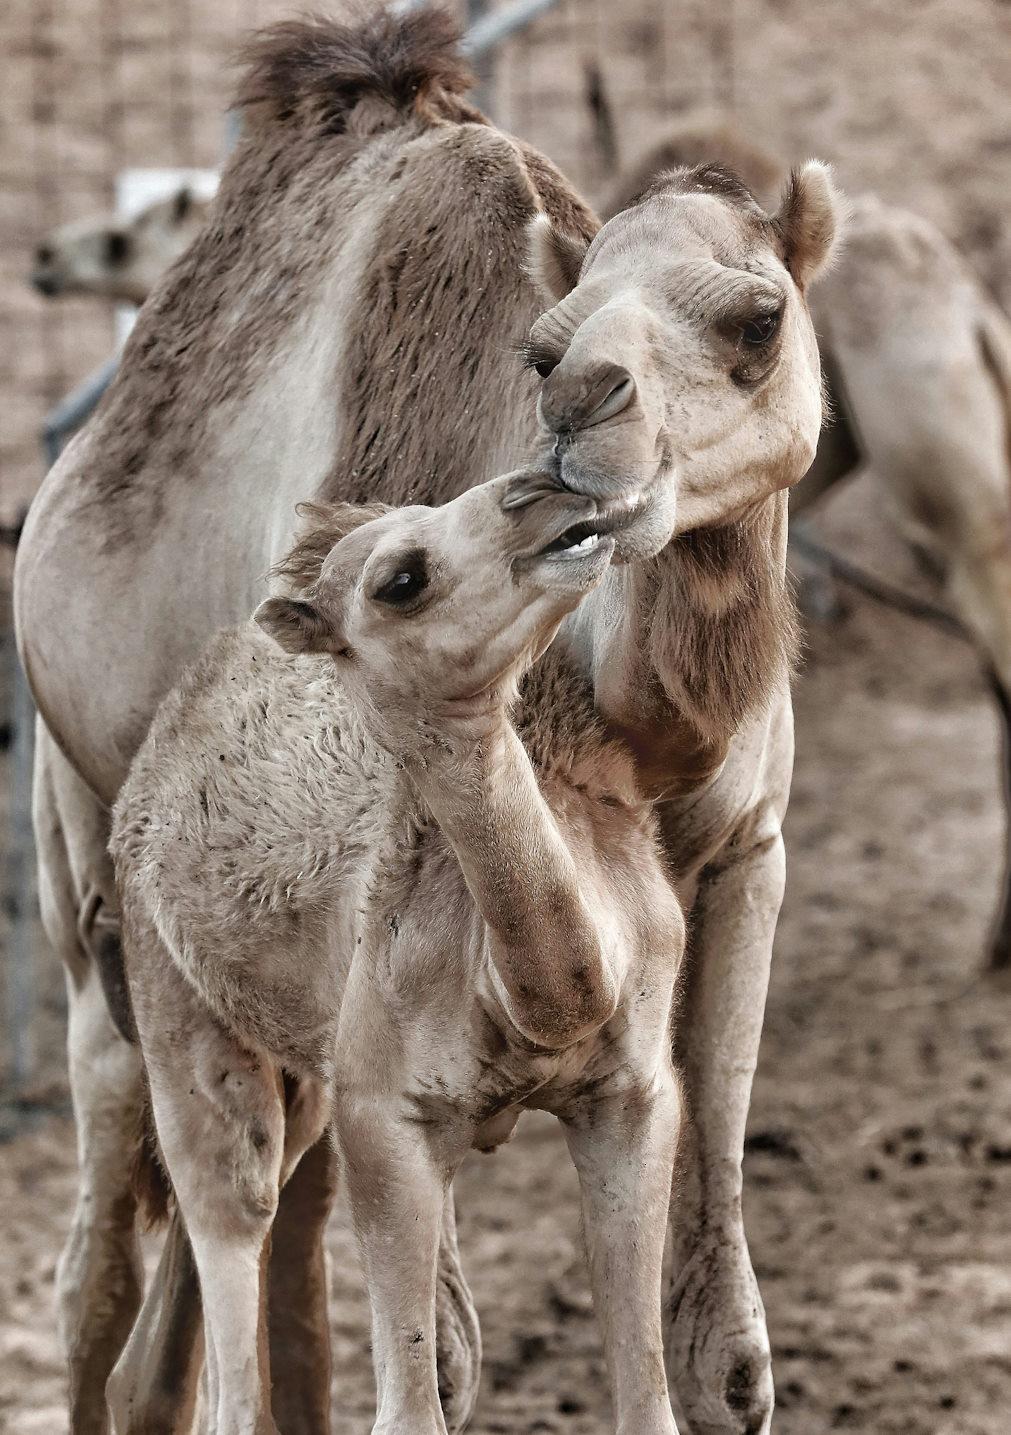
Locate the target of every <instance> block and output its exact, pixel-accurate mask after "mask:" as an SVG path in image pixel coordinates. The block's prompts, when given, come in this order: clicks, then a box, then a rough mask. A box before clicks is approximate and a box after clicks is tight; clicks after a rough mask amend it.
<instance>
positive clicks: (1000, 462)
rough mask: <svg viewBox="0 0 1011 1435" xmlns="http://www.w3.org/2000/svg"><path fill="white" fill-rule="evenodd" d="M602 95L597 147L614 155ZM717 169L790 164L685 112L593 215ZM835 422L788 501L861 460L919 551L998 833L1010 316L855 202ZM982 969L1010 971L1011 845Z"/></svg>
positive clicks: (831, 366)
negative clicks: (987, 702) (987, 777)
mask: <svg viewBox="0 0 1011 1435" xmlns="http://www.w3.org/2000/svg"><path fill="white" fill-rule="evenodd" d="M601 96H603V90H602V89H599V88H598V91H597V100H596V110H597V119H598V142H599V143H600V146H601V150H602V153H604V154H605V155H607V156H608V157H611V158H614V150H615V146H614V143H613V139H612V135H613V129H614V122H613V117H612V115H611V110H610V107H609V106H608V105H607V104H606V99H604V100H602V99H601ZM714 161H715V162H717V163H721V164H726V165H729V166H730V167H731V168H732V169H733V170H734V172H735V173H736V174H739V175H740V176H741V177H742V178H743V179H744V180H745V181H746V182H747V183H748V184H749V185H750V187H751V188H752V190H753V192H754V193H755V194H757V195H758V196H759V198H765V197H766V196H768V195H770V194H774V193H775V192H776V189H777V188H778V186H779V185H781V184H782V183H783V181H784V179H785V177H786V175H787V173H788V168H787V166H786V164H785V163H783V162H782V161H781V160H778V159H776V158H775V157H774V156H773V155H771V154H770V153H768V152H767V151H765V150H764V149H762V148H761V147H760V146H758V145H756V144H755V143H754V142H753V141H752V140H750V139H749V138H747V137H746V136H745V135H743V134H742V133H741V131H740V130H739V129H737V128H736V126H735V125H734V124H733V123H732V122H731V121H729V120H728V119H727V118H726V117H723V116H720V115H719V114H718V113H714V112H712V111H700V112H698V113H694V114H689V115H686V116H684V117H682V118H681V119H680V120H679V121H678V122H677V123H676V124H674V125H672V126H671V127H670V129H669V130H668V132H667V134H666V135H665V136H664V138H663V139H662V140H660V142H659V143H658V144H656V145H655V146H654V147H653V148H652V149H650V150H649V151H648V152H647V153H645V154H644V155H642V156H640V157H639V158H638V159H637V160H634V161H631V162H630V163H629V164H628V166H627V167H626V168H622V170H621V172H620V174H619V175H618V177H617V178H616V179H615V180H614V182H613V185H612V187H611V189H610V192H609V193H608V195H607V197H606V199H605V200H604V202H603V204H602V212H603V214H604V217H605V218H606V217H607V216H608V215H612V214H617V213H619V212H620V211H621V210H622V209H624V208H625V207H626V206H627V205H629V204H632V203H634V202H635V199H636V197H637V196H638V195H640V194H642V193H643V192H644V191H645V190H646V189H648V188H649V186H650V184H651V183H652V182H653V181H654V180H655V179H656V177H657V176H658V175H660V174H663V173H664V172H665V171H666V170H668V169H669V168H670V167H671V166H672V165H693V164H700V163H703V162H709V163H711V162H714ZM814 319H815V325H816V328H817V330H818V335H819V341H820V345H821V353H822V366H823V369H824V373H825V380H826V390H827V395H828V399H829V406H830V408H831V410H832V411H833V413H834V420H833V422H832V423H831V424H830V425H829V426H828V427H827V428H826V429H825V431H824V432H823V434H822V437H821V442H820V443H819V446H818V453H817V456H816V458H815V462H814V464H813V466H812V468H811V471H810V473H809V474H808V476H807V479H806V481H805V482H804V483H803V485H801V487H800V488H798V489H795V490H794V492H793V493H792V494H791V498H790V509H791V513H793V514H794V515H800V514H802V513H805V512H806V511H807V510H808V509H810V508H811V507H813V505H814V504H815V503H817V502H818V500H819V499H820V498H821V497H823V495H825V494H826V493H827V492H828V491H829V490H830V489H832V488H833V487H835V486H836V485H837V484H838V483H839V482H840V481H842V480H845V479H846V478H849V477H851V476H852V475H854V474H855V473H857V472H858V471H860V469H861V468H862V467H863V466H864V465H865V464H867V465H869V466H870V470H871V474H872V477H873V481H874V484H875V487H876V490H877V493H878V496H879V500H880V503H881V506H882V508H883V509H884V510H885V511H886V512H887V513H888V514H889V516H890V517H891V518H892V519H893V521H894V522H895V525H896V527H897V529H898V531H899V533H900V535H901V536H902V538H903V539H904V540H905V542H906V543H907V544H908V545H909V547H910V548H911V549H912V550H913V552H914V553H915V554H916V556H917V557H918V558H920V559H922V560H924V566H925V569H926V571H927V572H928V573H929V575H930V577H931V578H932V579H933V580H935V581H936V584H937V586H938V588H939V589H940V591H941V592H942V594H943V596H944V599H945V602H946V604H947V606H948V608H949V609H950V610H951V611H952V612H953V613H954V614H956V615H957V617H958V619H959V620H960V622H961V623H962V624H963V626H964V628H965V630H966V632H967V633H968V635H969V637H970V638H971V639H972V641H973V643H974V645H975V647H976V650H977V652H978V654H979V657H980V661H981V665H982V667H983V670H984V672H985V673H986V674H987V676H988V678H989V682H990V686H991V688H992V691H993V694H994V697H995V699H996V704H997V714H998V720H999V722H1000V727H1001V735H1002V738H1003V747H1004V763H1003V798H1004V807H1005V813H1006V814H1007V816H1006V822H1007V823H1008V825H1009V828H1011V450H1009V446H1008V435H1009V433H1011V324H1009V323H1008V320H1007V317H1006V316H1005V315H1004V314H1003V313H1002V311H1001V310H1000V308H999V307H998V305H997V304H996V303H995V302H994V300H993V298H992V297H991V296H990V295H989V294H988V293H987V291H986V288H985V286H984V285H983V283H982V281H981V280H980V278H979V277H978V275H976V274H974V273H973V271H972V269H971V267H970V265H969V264H968V263H967V261H966V260H965V259H964V257H963V256H962V255H961V254H960V253H959V252H958V250H957V249H956V248H955V246H954V245H953V244H952V243H951V241H950V240H949V239H948V238H946V236H945V235H944V234H942V233H941V231H940V230H939V229H938V228H937V226H936V225H934V224H932V223H931V222H930V221H929V220H927V219H924V218H923V216H922V215H917V214H913V213H911V212H910V211H909V210H906V209H901V208H899V207H898V206H896V205H892V204H886V203H884V202H883V201H882V200H880V199H878V198H877V197H876V196H874V195H862V196H860V197H859V198H858V199H857V200H856V201H855V202H854V203H853V205H852V206H851V211H850V218H849V222H848V223H847V242H846V247H845V250H844V252H843V255H842V257H841V259H840V262H839V263H838V264H836V265H834V266H833V268H832V271H831V273H830V275H829V276H828V280H827V282H826V283H825V284H823V285H821V286H820V287H819V289H818V293H817V296H816V300H815V304H814ZM988 960H989V965H990V966H991V967H992V968H993V969H995V970H1006V969H1008V968H1009V967H1011V841H1006V843H1005V864H1004V873H1003V877H1002V880H1001V884H1000V889H999V893H998V907H997V913H996V916H995V920H994V923H993V927H992V931H991V935H990V944H989V953H988Z"/></svg>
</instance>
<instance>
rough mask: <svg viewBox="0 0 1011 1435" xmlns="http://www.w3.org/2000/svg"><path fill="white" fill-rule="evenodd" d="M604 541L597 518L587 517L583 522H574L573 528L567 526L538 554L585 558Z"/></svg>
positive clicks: (540, 556) (541, 555) (545, 556)
mask: <svg viewBox="0 0 1011 1435" xmlns="http://www.w3.org/2000/svg"><path fill="white" fill-rule="evenodd" d="M602 541H603V540H602V537H601V534H600V533H599V531H598V523H597V520H596V519H595V518H587V519H585V520H584V521H583V522H582V523H574V524H573V525H572V527H571V528H567V529H566V530H565V532H564V533H560V534H559V535H558V537H557V538H552V540H551V542H550V543H549V544H547V546H546V547H544V548H542V549H541V551H540V553H539V554H538V555H537V556H538V557H539V558H550V557H560V558H579V557H584V558H585V557H586V556H587V555H588V554H590V553H592V552H593V551H594V550H595V549H596V548H598V547H599V546H600V544H601V542H602Z"/></svg>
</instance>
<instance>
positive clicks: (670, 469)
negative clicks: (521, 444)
mask: <svg viewBox="0 0 1011 1435" xmlns="http://www.w3.org/2000/svg"><path fill="white" fill-rule="evenodd" d="M839 208H840V205H839V200H838V198H837V195H836V193H835V190H834V189H833V186H832V182H831V179H830V177H829V173H828V170H827V169H826V168H825V166H824V165H822V164H819V163H817V162H816V161H811V162H809V163H808V164H806V165H804V166H803V167H802V168H801V169H799V170H797V171H795V172H794V174H793V175H792V176H791V178H790V180H789V182H788V183H787V185H786V188H785V190H784V192H783V195H782V199H781V202H780V205H779V208H778V210H777V211H776V213H775V214H772V215H768V214H766V213H765V211H764V210H763V209H762V208H761V207H760V205H759V204H758V202H757V200H756V199H755V198H754V196H753V195H752V194H751V192H750V190H748V189H747V188H746V187H745V185H744V184H743V183H742V182H741V181H740V180H739V179H737V177H736V176H735V175H733V174H732V173H731V172H730V171H728V170H726V169H723V168H721V167H720V166H715V165H698V166H696V167H694V168H691V169H676V170H673V171H672V172H671V173H669V174H666V175H663V176H661V177H660V179H659V180H658V181H657V182H656V183H655V184H654V185H653V186H652V188H651V189H650V190H648V191H647V193H646V194H645V196H644V197H643V198H642V199H640V200H639V202H638V203H636V204H635V205H633V206H632V207H631V208H629V209H626V210H623V211H622V212H621V213H620V214H617V215H615V216H614V218H613V219H611V220H610V221H609V222H608V223H607V224H605V225H604V227H603V228H602V229H601V230H600V231H599V233H598V234H597V235H596V237H595V238H594V239H593V240H592V242H591V243H590V244H589V245H586V244H584V243H582V242H580V241H576V240H573V239H570V238H568V237H566V236H564V235H561V234H559V233H558V232H557V231H555V230H554V229H553V228H552V226H551V224H550V222H549V221H548V220H547V218H546V217H545V216H543V215H539V216H537V217H536V218H535V219H534V221H533V222H532V225H531V234H530V249H531V270H532V273H533V275H534V278H535V279H536V280H537V281H538V282H539V285H540V288H541V289H542V291H543V292H544V294H545V296H546V297H547V298H548V299H550V301H551V303H552V306H553V307H552V308H551V309H550V310H549V311H548V312H547V313H546V314H544V315H542V316H541V318H540V319H538V320H537V322H536V323H535V324H534V326H533V329H532V330H531V334H530V341H529V345H528V352H529V360H530V362H531V364H532V365H533V367H534V368H535V369H536V370H537V372H538V374H540V375H541V377H542V378H543V380H544V385H543V388H542V391H541V397H540V405H539V412H540V417H541V421H542V424H543V427H544V429H545V430H546V432H547V436H548V438H549V439H550V441H551V442H552V445H553V455H554V462H555V463H556V464H557V467H558V471H559V474H560V477H561V479H562V481H563V482H564V483H565V484H566V485H568V486H569V487H571V488H573V489H574V490H575V491H577V492H579V493H587V494H591V495H592V496H593V497H594V498H596V499H598V500H599V501H600V502H601V504H602V505H610V504H613V503H614V502H615V501H618V500H621V499H625V500H626V501H627V500H628V499H629V497H630V496H631V495H636V494H638V495H639V498H640V506H639V509H638V516H635V517H634V519H633V522H632V523H631V524H630V526H628V527H627V528H623V529H622V530H620V531H616V533H615V537H616V542H617V551H618V554H619V556H621V555H622V554H623V551H624V550H625V549H626V548H627V547H628V546H629V545H631V546H633V547H635V546H636V543H637V533H638V526H639V523H640V521H642V519H643V518H645V517H647V516H648V514H649V511H650V509H651V506H652V504H653V503H655V502H657V501H658V500H659V498H660V497H661V496H662V495H663V494H664V493H665V491H666V494H667V501H668V502H670V500H671V496H672V495H673V498H674V500H675V501H676V505H677V512H676V518H675V524H676V531H677V532H686V531H688V530H689V529H693V528H698V527H701V526H704V525H709V524H716V523H721V522H725V521H727V520H730V519H732V518H735V517H737V516H739V515H740V514H742V513H743V512H745V511H746V510H748V509H749V508H750V507H752V506H753V505H754V504H756V503H758V502H761V501H762V500H763V499H765V498H767V497H768V496H769V495H770V494H772V493H774V492H776V490H778V489H782V488H786V487H788V486H789V485H791V484H793V483H796V482H797V480H798V479H800V478H801V477H803V475H804V473H805V472H806V471H807V469H808V467H809V466H810V464H811V461H812V458H813V456H814V451H815V446H816V443H817V439H818V431H819V429H820V426H821V383H820V373H819V362H818V350H817V345H816V342H815V337H814V331H813V328H812V325H811V319H810V315H809V313H808V308H807V302H806V297H805V296H806V290H807V287H808V285H809V284H810V283H811V281H812V280H813V279H814V278H815V276H816V275H817V274H818V272H819V271H820V270H821V269H822V268H823V267H824V265H825V263H826V261H827V259H828V257H829V255H830V252H831V250H832V247H833V243H834V240H835V235H836V229H837V226H838V215H839ZM660 527H661V529H662V527H663V525H660ZM642 546H643V545H642V544H641V543H639V544H638V547H639V549H640V550H641V548H642ZM626 556H627V555H626Z"/></svg>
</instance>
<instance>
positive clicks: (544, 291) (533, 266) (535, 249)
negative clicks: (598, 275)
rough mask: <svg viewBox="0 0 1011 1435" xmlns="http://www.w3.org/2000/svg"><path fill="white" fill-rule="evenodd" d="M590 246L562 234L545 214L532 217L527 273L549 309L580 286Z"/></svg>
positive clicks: (580, 240)
mask: <svg viewBox="0 0 1011 1435" xmlns="http://www.w3.org/2000/svg"><path fill="white" fill-rule="evenodd" d="M589 247H590V244H589V240H585V239H576V238H574V237H573V236H572V235H569V234H562V233H561V232H560V231H559V230H557V229H556V228H555V226H554V225H553V224H552V223H551V220H550V219H549V218H548V216H547V215H546V214H543V213H542V214H535V215H534V217H533V219H531V221H530V223H529V224H528V225H527V263H526V270H527V273H528V274H529V275H530V278H531V279H532V280H533V281H534V284H535V286H536V287H537V290H538V292H539V293H540V294H541V297H542V298H543V299H544V300H545V301H546V302H547V303H548V304H549V305H550V307H551V308H552V309H553V308H554V307H555V305H556V304H560V303H561V301H562V300H563V299H564V298H565V296H566V294H571V293H572V291H573V289H575V287H576V285H577V284H578V283H579V273H580V270H581V269H582V267H583V260H584V259H585V258H586V251H587V250H588V249H589Z"/></svg>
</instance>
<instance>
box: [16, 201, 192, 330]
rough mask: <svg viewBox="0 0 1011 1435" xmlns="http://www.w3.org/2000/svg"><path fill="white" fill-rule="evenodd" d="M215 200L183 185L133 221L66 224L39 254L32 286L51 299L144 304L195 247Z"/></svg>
mask: <svg viewBox="0 0 1011 1435" xmlns="http://www.w3.org/2000/svg"><path fill="white" fill-rule="evenodd" d="M210 206H211V201H210V200H209V199H204V198H201V196H199V195H197V194H194V192H193V190H192V189H190V188H189V187H188V186H186V185H183V186H182V187H181V188H180V189H178V190H177V191H176V193H175V194H173V195H170V196H169V198H168V199H160V200H158V201H157V203H155V204H149V205H147V206H145V208H144V209H142V210H141V211H140V213H139V214H136V215H135V216H134V217H133V218H132V219H129V220H123V219H118V218H116V217H115V216H114V215H103V216H102V217H100V218H97V219H86V220H79V221H77V222H75V223H73V224H65V225H63V227H62V228H60V229H56V230H54V231H53V233H52V234H49V235H47V236H46V237H45V238H44V239H43V240H42V241H41V242H40V244H39V245H38V247H37V249H36V251H35V264H34V268H33V269H32V276H31V278H32V283H33V284H34V286H35V288H36V289H38V290H39V292H40V293H42V294H45V295H46V296H47V297H48V298H51V299H55V298H60V297H62V296H63V295H64V294H95V295H98V296H99V297H100V298H103V299H115V300H118V301H119V302H121V303H125V304H143V302H144V300H145V299H146V298H147V296H148V294H150V292H151V290H152V289H153V288H154V286H155V284H156V283H157V282H158V280H159V279H160V278H161V276H162V274H163V273H164V272H165V270H166V269H167V268H168V267H169V265H170V264H172V263H174V262H175V260H176V259H178V258H179V256H180V255H181V254H183V253H184V252H185V251H186V250H187V249H188V248H189V247H190V245H191V244H192V243H193V240H194V239H195V238H196V236H197V234H198V233H199V231H200V229H201V226H202V225H203V223H204V220H205V219H206V218H207V214H208V212H209V210H210Z"/></svg>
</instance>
